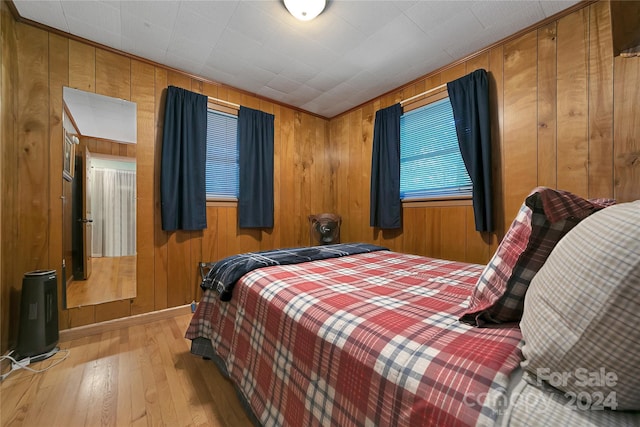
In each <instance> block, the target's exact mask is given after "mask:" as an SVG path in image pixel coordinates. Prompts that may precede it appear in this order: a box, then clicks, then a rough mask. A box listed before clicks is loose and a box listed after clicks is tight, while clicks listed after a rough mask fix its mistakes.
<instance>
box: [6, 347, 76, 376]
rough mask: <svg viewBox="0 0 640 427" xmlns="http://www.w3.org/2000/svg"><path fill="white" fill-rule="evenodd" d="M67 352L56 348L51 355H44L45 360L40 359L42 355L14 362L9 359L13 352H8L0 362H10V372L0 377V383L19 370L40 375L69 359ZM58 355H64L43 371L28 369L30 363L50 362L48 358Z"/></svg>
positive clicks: (11, 358)
mask: <svg viewBox="0 0 640 427" xmlns="http://www.w3.org/2000/svg"><path fill="white" fill-rule="evenodd" d="M69 352H70V351H69V350H68V349H62V350H61V349H59V348H58V347H56V348H55V349H53V350H51V352H50V353H51V354H50V355H49V354H48V353H46V354H45V355H46V358H44V359H42V356H44V355H38V356H34V357H25V358H24V359H20V360H16V359H14V358H13V357H11V355H12V354H13V350H12V351H11V352H9V354H7V355H6V356H0V362H1V361H3V360H10V361H11V370H10V371H9V372H7V373H5V374H2V375H0V381H4V379H5V378H7V377H8V376H9V375H11V374H12V373H13V372H15V371H17V370H19V369H24V370H26V371H29V372H34V373H37V374H39V373H42V372H46V371H48V370H49V369H51V368H53V367H54V366H56V365H58V364H60V363H62V362H63V361H64V360H65V359H66V358H67V357H69ZM60 353H64V356H63V357H62V358H60V359H55V360H53V363H52V364H51V365H49V366H47V367H46V368H44V369H33V368H30V367H29V365H30V364H31V363H38V362H44V361H45V360H50V361H51V359H50V357H53V356H55V355H56V354H60ZM32 359H34V361H33V362H32V361H31V360H32Z"/></svg>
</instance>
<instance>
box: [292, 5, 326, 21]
mask: <svg viewBox="0 0 640 427" xmlns="http://www.w3.org/2000/svg"><path fill="white" fill-rule="evenodd" d="M326 4H327V0H284V5H285V7H286V8H287V10H288V11H289V13H290V14H292V15H293V16H294V17H295V18H296V19H299V20H301V21H311V20H312V19H313V18H315V17H316V16H318V15H320V14H321V13H322V11H323V10H324V7H325V6H326Z"/></svg>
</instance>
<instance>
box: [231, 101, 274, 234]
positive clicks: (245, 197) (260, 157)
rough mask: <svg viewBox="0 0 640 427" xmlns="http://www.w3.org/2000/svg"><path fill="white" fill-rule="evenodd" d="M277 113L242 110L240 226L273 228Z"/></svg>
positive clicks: (239, 137)
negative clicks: (274, 120)
mask: <svg viewBox="0 0 640 427" xmlns="http://www.w3.org/2000/svg"><path fill="white" fill-rule="evenodd" d="M273 118H274V117H273V114H268V113H265V112H262V111H258V110H253V109H251V108H246V107H240V111H239V112H238V154H239V165H238V167H239V174H240V179H239V182H238V184H239V189H238V192H239V194H238V225H239V227H240V228H272V227H273Z"/></svg>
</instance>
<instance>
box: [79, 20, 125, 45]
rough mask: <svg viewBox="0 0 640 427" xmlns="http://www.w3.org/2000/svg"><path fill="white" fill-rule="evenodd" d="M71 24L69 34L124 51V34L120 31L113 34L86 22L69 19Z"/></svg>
mask: <svg viewBox="0 0 640 427" xmlns="http://www.w3.org/2000/svg"><path fill="white" fill-rule="evenodd" d="M67 22H68V24H69V32H70V33H71V34H74V35H76V36H80V37H82V38H85V39H87V40H92V41H94V42H96V43H100V44H103V45H105V46H108V47H112V48H114V49H122V43H121V40H122V34H121V32H120V31H117V32H111V31H107V30H98V29H96V27H95V26H94V25H92V24H91V23H90V22H87V21H85V20H78V19H75V18H70V17H67Z"/></svg>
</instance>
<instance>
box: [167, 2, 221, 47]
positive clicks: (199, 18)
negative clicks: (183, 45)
mask: <svg viewBox="0 0 640 427" xmlns="http://www.w3.org/2000/svg"><path fill="white" fill-rule="evenodd" d="M223 30H224V28H223V27H221V26H220V25H215V23H213V22H211V21H209V20H208V19H207V18H206V17H205V16H203V15H200V14H198V13H197V12H195V11H193V10H192V9H189V8H188V7H186V6H185V4H184V3H183V4H181V5H180V8H179V10H178V15H177V16H176V22H175V25H174V26H173V37H175V36H176V35H179V36H182V37H184V38H187V39H191V40H198V41H201V42H207V43H211V44H214V45H215V43H216V42H217V41H218V38H219V37H220V35H221V34H222V31H223Z"/></svg>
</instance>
